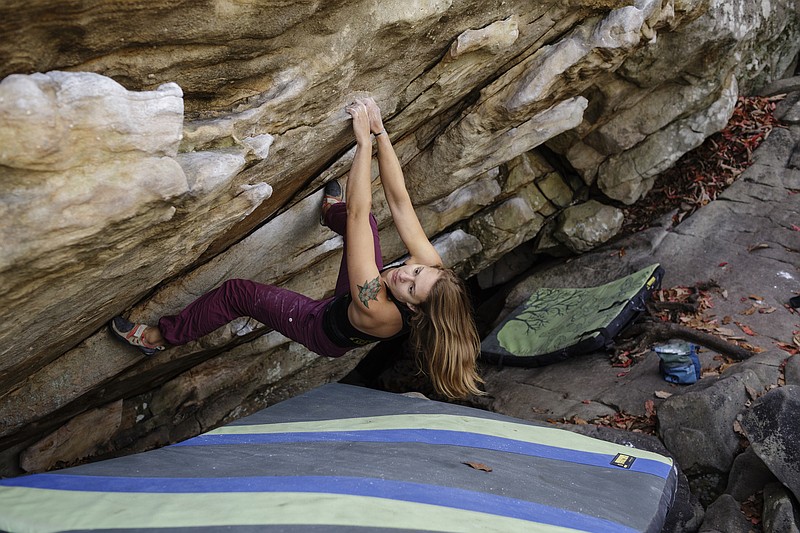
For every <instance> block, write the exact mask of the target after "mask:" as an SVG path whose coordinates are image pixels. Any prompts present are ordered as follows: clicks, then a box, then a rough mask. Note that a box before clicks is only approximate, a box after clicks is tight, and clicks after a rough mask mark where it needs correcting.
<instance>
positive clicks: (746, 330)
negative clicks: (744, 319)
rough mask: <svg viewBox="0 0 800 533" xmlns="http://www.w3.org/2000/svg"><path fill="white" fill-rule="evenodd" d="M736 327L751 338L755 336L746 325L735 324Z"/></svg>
mask: <svg viewBox="0 0 800 533" xmlns="http://www.w3.org/2000/svg"><path fill="white" fill-rule="evenodd" d="M736 325H737V326H739V329H741V330H742V331H744V332H745V333H746V334H747V335H750V336H753V337H754V336H755V332H754V331H753V330H752V329H750V327H749V326H748V325H746V324H742V323H741V322H736Z"/></svg>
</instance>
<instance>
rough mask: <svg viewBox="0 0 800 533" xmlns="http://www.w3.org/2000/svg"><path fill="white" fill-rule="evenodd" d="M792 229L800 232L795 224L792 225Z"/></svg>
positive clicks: (799, 227)
mask: <svg viewBox="0 0 800 533" xmlns="http://www.w3.org/2000/svg"><path fill="white" fill-rule="evenodd" d="M792 229H793V230H795V231H800V226H798V225H797V224H792Z"/></svg>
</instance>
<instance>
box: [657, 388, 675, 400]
mask: <svg viewBox="0 0 800 533" xmlns="http://www.w3.org/2000/svg"><path fill="white" fill-rule="evenodd" d="M655 394H656V398H661V399H662V400H665V399H667V398H669V397H670V396H672V393H671V392H667V391H665V390H657V391H656V393H655Z"/></svg>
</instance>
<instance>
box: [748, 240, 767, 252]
mask: <svg viewBox="0 0 800 533" xmlns="http://www.w3.org/2000/svg"><path fill="white" fill-rule="evenodd" d="M764 248H769V244H766V243H763V242H762V243H759V244H754V245H752V246H750V247H749V248H748V249H747V251H748V252H754V251H756V250H763V249H764Z"/></svg>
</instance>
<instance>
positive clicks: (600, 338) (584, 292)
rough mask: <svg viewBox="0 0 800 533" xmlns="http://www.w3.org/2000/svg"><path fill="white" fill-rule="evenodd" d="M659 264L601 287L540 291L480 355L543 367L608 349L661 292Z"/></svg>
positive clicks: (490, 339) (512, 315)
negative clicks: (653, 295) (654, 292)
mask: <svg viewBox="0 0 800 533" xmlns="http://www.w3.org/2000/svg"><path fill="white" fill-rule="evenodd" d="M663 273H664V270H663V269H662V268H661V267H660V266H659V265H658V264H654V265H650V266H648V267H647V268H644V269H642V270H639V271H638V272H634V273H633V274H630V275H629V276H625V277H624V278H622V279H618V280H615V281H612V282H610V283H606V284H605V285H601V286H599V287H590V288H581V289H571V288H566V289H551V288H542V289H538V290H537V291H535V292H534V293H533V294H531V296H530V297H529V298H528V299H527V300H526V301H525V302H523V303H522V304H521V305H519V306H518V307H517V308H516V309H514V311H512V312H511V313H510V314H509V315H508V316H507V317H506V318H505V319H504V320H503V321H502V322H501V323H500V324H499V325H498V326H497V327H496V328H495V329H494V330H493V331H492V332H491V333H490V334H489V335H488V336H487V337H486V338H485V339H484V340H483V342H482V343H481V356H482V358H483V359H484V360H487V361H489V362H493V363H502V364H507V365H511V366H530V367H533V366H543V365H548V364H551V363H555V362H557V361H561V360H563V359H566V358H568V357H571V356H574V355H580V354H585V353H590V352H593V351H597V350H599V349H603V348H605V347H607V346H609V345H610V344H611V343H612V341H613V338H614V337H615V336H616V335H617V334H618V333H619V332H620V330H622V328H624V327H625V326H626V325H627V324H628V323H630V321H631V320H633V319H634V318H635V317H636V316H637V315H638V314H640V313H641V312H642V311H644V309H645V301H646V299H647V298H648V297H649V295H650V293H651V292H652V291H653V290H655V289H657V288H659V286H660V284H661V278H662V276H663Z"/></svg>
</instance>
